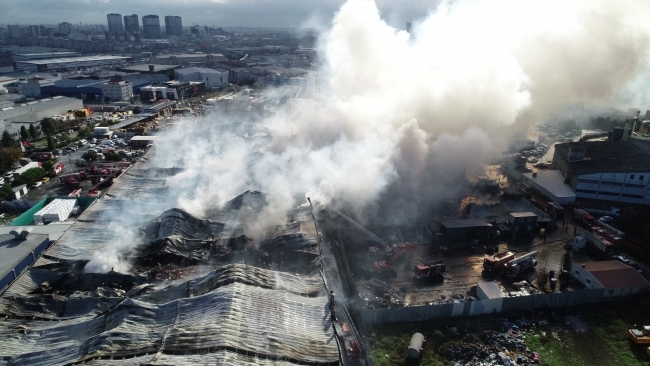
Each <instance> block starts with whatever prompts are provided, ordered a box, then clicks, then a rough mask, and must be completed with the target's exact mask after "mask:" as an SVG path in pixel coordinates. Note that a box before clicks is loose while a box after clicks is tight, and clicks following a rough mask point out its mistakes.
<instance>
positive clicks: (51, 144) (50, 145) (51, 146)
mask: <svg viewBox="0 0 650 366" xmlns="http://www.w3.org/2000/svg"><path fill="white" fill-rule="evenodd" d="M47 149H48V150H49V151H52V150H54V149H56V146H55V145H54V139H52V135H50V134H49V133H48V134H47Z"/></svg>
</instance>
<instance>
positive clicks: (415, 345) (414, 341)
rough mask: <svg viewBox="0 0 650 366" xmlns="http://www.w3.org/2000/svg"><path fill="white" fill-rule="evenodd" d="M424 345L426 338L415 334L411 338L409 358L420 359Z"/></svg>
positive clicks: (420, 334)
mask: <svg viewBox="0 0 650 366" xmlns="http://www.w3.org/2000/svg"><path fill="white" fill-rule="evenodd" d="M423 343H424V336H423V335H422V333H415V334H413V336H412V337H411V343H409V349H408V352H407V354H408V356H409V358H414V359H418V358H420V354H421V353H422V345H423Z"/></svg>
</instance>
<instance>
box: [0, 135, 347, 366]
mask: <svg viewBox="0 0 650 366" xmlns="http://www.w3.org/2000/svg"><path fill="white" fill-rule="evenodd" d="M151 154H155V147H154V148H152V149H151V150H149V152H148V153H147V158H148V159H146V160H145V161H148V162H147V163H139V164H136V165H134V166H132V167H131V168H130V169H129V174H123V175H122V176H121V177H120V178H118V179H117V180H116V182H115V183H114V184H113V186H112V187H111V188H110V190H109V194H106V195H105V196H104V198H102V199H101V200H98V201H96V202H95V203H94V204H93V205H91V206H90V207H89V208H88V209H86V211H84V212H83V213H82V214H81V215H80V217H79V218H78V220H77V221H76V222H75V223H74V224H73V225H72V226H70V228H69V229H68V230H67V231H66V232H65V233H64V234H63V235H62V236H61V237H60V238H59V239H58V240H57V241H56V242H55V243H54V244H53V245H52V246H51V247H50V248H49V249H48V252H47V257H41V258H38V257H36V258H37V260H36V263H34V264H33V265H32V266H31V267H29V268H28V269H26V270H25V272H24V273H23V274H22V275H20V276H18V278H17V279H15V280H14V281H13V284H12V285H11V286H10V287H9V288H7V289H6V290H5V292H4V294H3V296H2V297H0V313H1V314H3V315H4V317H5V319H4V321H3V322H1V323H0V332H2V333H3V334H5V333H6V334H9V333H12V334H16V335H18V336H16V337H2V339H0V349H1V350H2V351H1V354H2V359H3V362H6V363H9V364H11V363H13V364H29V365H36V366H38V365H48V366H58V365H69V364H79V363H83V364H86V365H106V364H118V363H120V364H131V365H140V364H151V365H155V364H159V365H179V366H183V365H196V364H223V365H268V366H271V365H285V366H290V365H323V366H325V365H337V364H340V363H341V362H342V361H341V357H342V356H341V354H340V349H341V348H340V347H339V342H338V340H337V339H336V337H338V335H337V331H336V330H335V329H334V326H335V324H334V322H333V320H332V316H331V315H330V309H329V306H328V304H329V302H330V298H329V296H328V294H329V289H328V288H327V287H326V282H325V281H324V279H323V277H322V276H323V275H322V272H320V271H319V267H318V265H317V264H315V263H317V262H316V261H315V259H316V258H318V256H319V250H318V234H317V231H316V227H315V223H314V220H313V216H312V215H311V212H310V210H309V208H300V209H295V210H291V211H290V212H289V213H288V214H287V217H286V220H285V221H286V222H284V223H282V224H280V225H277V226H273V227H271V228H268V229H266V231H267V233H266V234H265V235H263V236H262V238H263V239H262V240H261V241H260V242H259V243H258V244H257V245H256V248H253V247H252V246H248V244H247V243H250V239H249V238H247V237H246V236H245V234H244V233H245V230H243V228H245V227H246V225H250V224H251V223H253V221H251V220H254V219H253V217H254V215H253V214H254V212H255V211H254V210H255V207H257V208H259V207H260V206H259V202H261V200H262V198H261V197H259V196H260V194H259V193H256V192H246V193H244V194H242V195H241V196H239V197H235V198H234V199H233V200H232V201H230V202H228V203H227V204H226V207H225V208H224V210H223V211H221V212H219V213H215V214H211V215H210V216H209V218H199V217H195V216H192V215H191V214H189V213H187V212H185V211H183V210H181V209H177V208H168V207H164V206H162V205H160V204H158V203H155V202H159V201H158V198H159V197H160V195H161V194H164V193H163V192H164V190H165V186H166V185H167V183H166V181H167V179H168V178H169V177H172V176H174V175H175V174H177V173H178V172H179V170H178V169H175V168H164V167H160V166H152V164H153V163H152V161H155V159H153V158H154V157H155V155H154V156H152V155H151ZM154 203H155V204H154ZM125 212H129V213H133V214H135V216H132V217H137V219H136V221H137V222H134V221H133V220H132V219H130V218H126V217H124V213H125ZM121 217H123V219H122V221H120V220H121V219H120V218H121ZM218 218H221V219H223V220H228V229H227V230H226V225H224V224H223V223H222V222H221V221H217V219H218ZM248 218H250V219H248ZM107 220H110V221H113V222H116V223H119V226H120V227H123V228H124V229H125V230H135V231H136V232H137V233H139V234H137V235H134V236H129V239H124V240H126V241H127V243H125V244H127V247H128V248H132V249H133V252H132V253H131V254H129V257H130V258H131V259H130V260H129V261H130V262H132V270H133V272H131V271H129V272H125V271H124V272H120V271H118V267H112V265H111V264H104V265H101V267H100V268H99V269H91V268H90V263H92V262H93V260H94V259H95V258H97V255H98V254H100V255H101V253H104V252H105V251H106V250H107V249H108V248H110V246H111V245H112V243H114V242H115V238H114V236H113V235H112V232H110V230H111V229H110V228H108V227H107V225H106V222H107ZM107 230H108V231H107ZM32 235H33V234H32ZM257 248H259V249H257ZM24 253H27V254H29V253H30V252H29V251H25V252H24ZM3 258H5V257H4V256H3ZM288 258H291V260H290V261H289V260H287V259H288ZM30 260H31V261H33V260H32V259H30ZM89 261H90V263H89ZM114 269H115V270H114ZM135 273H139V274H135ZM53 299H55V300H53ZM17 300H18V301H17ZM36 304H38V305H36ZM34 305H36V306H34ZM339 317H343V314H341V315H339ZM337 326H338V327H339V328H338V329H340V324H337ZM346 326H347V327H350V328H351V327H352V325H351V324H349V323H348V325H346ZM17 329H19V330H20V331H19V332H20V333H15V332H16V330H17ZM339 332H340V330H339ZM348 332H349V330H348Z"/></svg>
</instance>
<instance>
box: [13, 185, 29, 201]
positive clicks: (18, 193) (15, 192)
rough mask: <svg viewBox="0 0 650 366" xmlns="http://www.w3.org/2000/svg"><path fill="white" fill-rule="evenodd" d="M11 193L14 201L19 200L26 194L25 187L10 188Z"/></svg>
mask: <svg viewBox="0 0 650 366" xmlns="http://www.w3.org/2000/svg"><path fill="white" fill-rule="evenodd" d="M11 191H12V192H13V195H14V199H15V200H19V199H20V198H21V197H22V196H24V195H26V194H27V185H26V184H22V185H19V186H16V187H13V188H11Z"/></svg>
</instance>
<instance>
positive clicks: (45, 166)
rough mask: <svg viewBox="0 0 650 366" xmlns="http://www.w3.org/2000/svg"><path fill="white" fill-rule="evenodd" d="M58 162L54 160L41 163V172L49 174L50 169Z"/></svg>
mask: <svg viewBox="0 0 650 366" xmlns="http://www.w3.org/2000/svg"><path fill="white" fill-rule="evenodd" d="M58 162H59V161H58V160H56V159H50V160H48V161H45V162H43V170H45V171H46V172H49V171H50V169H52V167H53V166H55V165H56V163H58Z"/></svg>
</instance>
